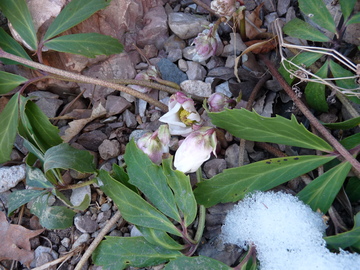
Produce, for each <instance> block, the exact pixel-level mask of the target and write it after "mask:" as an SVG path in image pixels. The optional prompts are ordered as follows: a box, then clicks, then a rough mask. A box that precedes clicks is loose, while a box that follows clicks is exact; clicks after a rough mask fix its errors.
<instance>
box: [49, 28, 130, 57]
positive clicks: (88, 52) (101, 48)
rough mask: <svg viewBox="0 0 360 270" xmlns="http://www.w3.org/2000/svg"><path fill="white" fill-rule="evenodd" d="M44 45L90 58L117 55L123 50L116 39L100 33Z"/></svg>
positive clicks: (58, 38)
mask: <svg viewBox="0 0 360 270" xmlns="http://www.w3.org/2000/svg"><path fill="white" fill-rule="evenodd" d="M44 45H45V46H46V47H47V48H49V49H51V50H54V51H59V52H64V53H73V54H80V55H83V56H86V57H89V58H94V57H96V55H111V54H116V53H120V52H122V50H123V46H122V44H121V43H120V42H119V41H118V40H117V39H116V38H113V37H110V36H105V35H101V34H98V33H85V34H73V35H66V36H61V37H57V38H54V39H52V40H49V41H47V42H45V44H44Z"/></svg>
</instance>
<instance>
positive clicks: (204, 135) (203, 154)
mask: <svg viewBox="0 0 360 270" xmlns="http://www.w3.org/2000/svg"><path fill="white" fill-rule="evenodd" d="M216 144H217V139H216V132H215V128H212V127H202V128H200V129H199V130H197V131H193V132H192V133H190V134H189V135H188V136H187V137H186V138H185V140H184V141H183V142H182V144H181V145H180V147H179V148H178V150H177V151H176V153H175V158H174V166H175V168H176V169H177V170H179V171H182V172H184V173H192V172H195V171H196V170H197V169H198V168H199V167H200V166H201V165H202V164H203V162H205V161H206V160H208V159H209V158H210V155H211V152H213V153H214V155H216V153H215V150H216Z"/></svg>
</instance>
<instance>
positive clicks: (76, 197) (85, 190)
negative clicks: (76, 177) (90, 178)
mask: <svg viewBox="0 0 360 270" xmlns="http://www.w3.org/2000/svg"><path fill="white" fill-rule="evenodd" d="M79 183H80V182H79ZM86 195H88V196H89V198H90V197H91V190H90V186H89V185H87V186H85V187H80V188H75V189H73V191H72V193H71V196H70V202H71V203H72V204H73V205H80V204H81V203H82V202H83V200H84V199H85V196H86Z"/></svg>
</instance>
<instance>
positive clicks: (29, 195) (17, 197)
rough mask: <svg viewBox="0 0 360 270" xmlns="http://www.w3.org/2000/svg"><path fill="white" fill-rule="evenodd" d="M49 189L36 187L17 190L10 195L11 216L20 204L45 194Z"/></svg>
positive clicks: (9, 212)
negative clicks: (36, 188)
mask: <svg viewBox="0 0 360 270" xmlns="http://www.w3.org/2000/svg"><path fill="white" fill-rule="evenodd" d="M45 193H47V191H44V190H35V189H23V190H15V191H14V192H12V193H11V194H10V195H9V204H8V205H9V208H8V215H9V216H10V215H11V213H12V212H13V211H15V210H16V209H18V208H19V207H20V206H22V205H24V204H26V203H28V202H30V201H32V200H34V199H35V198H37V197H39V196H42V195H44V194H45Z"/></svg>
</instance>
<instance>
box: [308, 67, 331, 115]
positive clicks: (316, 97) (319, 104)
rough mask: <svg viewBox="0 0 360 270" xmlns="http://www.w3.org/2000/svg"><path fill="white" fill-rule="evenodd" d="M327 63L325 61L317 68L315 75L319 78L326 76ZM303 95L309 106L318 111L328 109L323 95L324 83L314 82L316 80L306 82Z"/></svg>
mask: <svg viewBox="0 0 360 270" xmlns="http://www.w3.org/2000/svg"><path fill="white" fill-rule="evenodd" d="M328 70H329V65H328V62H326V63H325V64H324V65H323V66H322V67H321V68H320V69H319V70H318V72H316V73H315V75H317V76H319V77H320V78H327V77H328ZM305 96H306V101H307V103H308V104H309V106H310V107H312V108H313V109H315V110H317V111H319V112H327V111H328V110H329V106H328V104H327V102H326V96H325V84H323V83H316V82H308V83H307V85H306V87H305Z"/></svg>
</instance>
